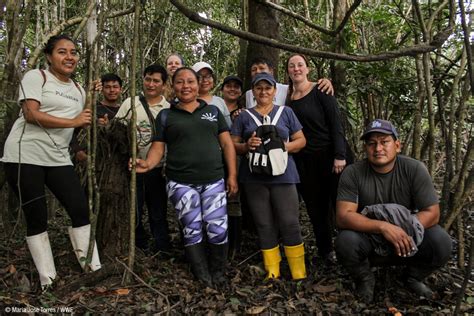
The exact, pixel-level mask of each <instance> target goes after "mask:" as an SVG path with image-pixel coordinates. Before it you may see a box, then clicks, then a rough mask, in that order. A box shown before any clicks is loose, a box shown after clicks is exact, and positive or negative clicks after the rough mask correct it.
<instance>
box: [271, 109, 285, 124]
mask: <svg viewBox="0 0 474 316" xmlns="http://www.w3.org/2000/svg"><path fill="white" fill-rule="evenodd" d="M281 113H283V107H282V106H279V107H278V110H277V112H276V114H275V117H274V118H273V120H272V125H275V126H276V125H277V123H278V120H279V119H280V116H281Z"/></svg>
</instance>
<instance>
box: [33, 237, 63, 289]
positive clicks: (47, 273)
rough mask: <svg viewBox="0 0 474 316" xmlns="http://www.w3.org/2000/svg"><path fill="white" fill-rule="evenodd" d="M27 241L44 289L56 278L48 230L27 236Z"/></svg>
mask: <svg viewBox="0 0 474 316" xmlns="http://www.w3.org/2000/svg"><path fill="white" fill-rule="evenodd" d="M26 243H27V244H28V249H30V253H31V257H33V262H34V263H35V266H36V270H38V273H39V278H40V283H41V288H42V289H43V290H44V289H46V288H47V287H48V286H49V285H51V284H52V283H53V280H54V279H55V278H56V267H55V266H54V258H53V252H52V251H51V245H50V243H49V236H48V232H43V233H41V234H38V235H33V236H26Z"/></svg>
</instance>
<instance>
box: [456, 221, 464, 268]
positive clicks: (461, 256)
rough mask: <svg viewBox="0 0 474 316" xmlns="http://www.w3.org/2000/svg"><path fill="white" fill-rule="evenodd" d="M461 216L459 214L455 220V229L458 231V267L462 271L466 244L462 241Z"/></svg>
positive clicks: (462, 226)
mask: <svg viewBox="0 0 474 316" xmlns="http://www.w3.org/2000/svg"><path fill="white" fill-rule="evenodd" d="M463 219H464V218H463V214H462V213H461V214H459V216H458V218H457V220H456V228H457V231H458V267H459V268H461V269H462V267H464V263H465V260H464V256H465V255H466V253H465V252H466V242H465V239H464V235H465V234H464V220H463Z"/></svg>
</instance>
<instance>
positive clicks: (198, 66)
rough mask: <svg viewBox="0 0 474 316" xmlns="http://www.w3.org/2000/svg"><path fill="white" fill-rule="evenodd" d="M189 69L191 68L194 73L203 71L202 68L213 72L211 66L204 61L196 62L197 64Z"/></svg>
mask: <svg viewBox="0 0 474 316" xmlns="http://www.w3.org/2000/svg"><path fill="white" fill-rule="evenodd" d="M191 68H192V69H193V70H194V71H195V72H199V71H200V70H201V69H204V68H207V69H209V70H210V71H211V72H214V69H212V67H211V65H209V64H208V63H206V62H205V61H200V62H197V63H195V64H194V65H193V66H192V67H191Z"/></svg>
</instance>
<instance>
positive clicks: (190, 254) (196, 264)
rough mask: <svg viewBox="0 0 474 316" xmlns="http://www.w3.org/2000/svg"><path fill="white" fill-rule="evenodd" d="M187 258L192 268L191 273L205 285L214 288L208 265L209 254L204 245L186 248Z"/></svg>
mask: <svg viewBox="0 0 474 316" xmlns="http://www.w3.org/2000/svg"><path fill="white" fill-rule="evenodd" d="M184 251H185V252H186V258H187V260H188V262H189V264H190V266H191V272H192V273H193V274H194V276H195V277H196V279H198V280H199V281H201V282H202V283H204V284H205V285H206V286H209V287H212V279H211V275H210V274H209V268H208V264H207V254H206V248H205V245H204V243H202V242H200V243H199V244H195V245H191V246H186V247H184Z"/></svg>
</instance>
